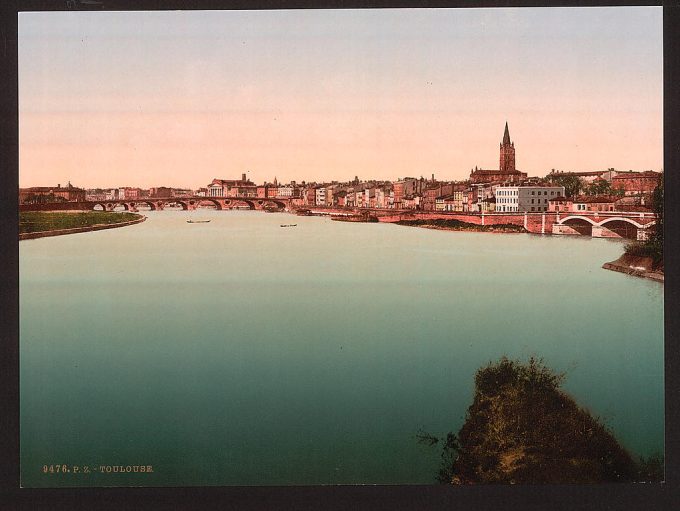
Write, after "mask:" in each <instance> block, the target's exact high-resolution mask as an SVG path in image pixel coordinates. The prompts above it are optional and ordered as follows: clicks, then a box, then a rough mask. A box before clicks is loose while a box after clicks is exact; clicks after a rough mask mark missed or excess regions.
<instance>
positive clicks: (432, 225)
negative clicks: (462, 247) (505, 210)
mask: <svg viewBox="0 0 680 511" xmlns="http://www.w3.org/2000/svg"><path fill="white" fill-rule="evenodd" d="M395 223H396V224H398V225H408V226H412V227H426V228H428V229H441V230H447V231H479V232H526V229H524V227H522V226H521V225H514V224H498V225H477V224H471V223H468V222H462V221H460V220H455V219H443V218H438V219H427V220H400V221H399V222H395Z"/></svg>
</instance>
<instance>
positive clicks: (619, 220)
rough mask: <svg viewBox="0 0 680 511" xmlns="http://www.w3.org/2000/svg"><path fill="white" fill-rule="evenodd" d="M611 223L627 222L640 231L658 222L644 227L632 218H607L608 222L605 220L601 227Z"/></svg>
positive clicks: (652, 222)
mask: <svg viewBox="0 0 680 511" xmlns="http://www.w3.org/2000/svg"><path fill="white" fill-rule="evenodd" d="M610 222H626V223H629V224H632V225H634V226H635V227H637V228H638V229H644V228H646V227H650V226H652V225H655V224H656V222H655V221H654V220H652V221H651V222H649V223H647V224H644V225H643V224H640V223H638V222H636V221H635V220H633V219H632V218H624V217H620V216H616V217H611V218H607V219H606V220H603V221H602V222H600V224H599V225H602V226H604V225H605V224H607V223H610Z"/></svg>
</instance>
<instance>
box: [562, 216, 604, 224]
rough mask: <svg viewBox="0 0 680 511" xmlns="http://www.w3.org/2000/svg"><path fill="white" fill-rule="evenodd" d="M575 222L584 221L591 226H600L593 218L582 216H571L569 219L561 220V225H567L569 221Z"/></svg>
mask: <svg viewBox="0 0 680 511" xmlns="http://www.w3.org/2000/svg"><path fill="white" fill-rule="evenodd" d="M573 220H582V221H584V222H587V223H589V224H590V225H598V223H597V222H595V221H594V220H593V219H592V218H589V217H587V216H581V215H569V216H567V217H564V218H561V219H560V221H559V223H560V224H565V223H567V222H569V221H573Z"/></svg>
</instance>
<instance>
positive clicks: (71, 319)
mask: <svg viewBox="0 0 680 511" xmlns="http://www.w3.org/2000/svg"><path fill="white" fill-rule="evenodd" d="M145 214H146V215H147V216H148V217H149V218H148V220H147V221H146V222H143V223H141V224H138V225H135V226H131V227H124V228H120V229H111V230H105V231H98V232H91V233H84V234H75V235H69V236H60V237H54V238H43V239H37V240H29V241H22V242H21V243H20V247H19V252H20V411H21V439H20V440H21V478H22V485H23V486H25V487H43V486H47V487H54V486H126V485H134V486H145V485H151V486H172V485H178V486H179V485H181V486H192V485H288V484H298V485H308V484H355V483H377V484H411V483H418V484H423V483H425V484H429V483H434V482H435V476H436V472H437V468H438V465H439V454H440V450H439V448H437V447H427V446H425V445H421V444H419V443H418V442H417V441H416V439H415V435H416V434H417V432H418V431H419V430H420V429H422V430H425V431H427V432H430V433H433V434H444V433H446V432H447V431H457V430H458V429H459V428H460V426H461V425H462V423H463V420H464V417H465V412H466V409H467V407H468V406H469V405H470V404H471V403H472V394H473V388H474V387H473V386H474V374H475V371H476V370H477V369H478V368H479V367H480V366H482V365H485V364H486V363H488V362H489V361H492V360H497V359H499V358H500V357H501V356H503V355H507V356H509V357H512V358H523V359H527V358H528V357H529V356H532V355H534V356H538V357H542V358H543V359H544V360H545V363H546V364H547V365H548V366H550V367H551V368H553V369H555V370H558V371H566V372H567V378H566V381H565V383H564V389H565V390H566V391H567V392H568V393H569V394H570V395H572V396H573V397H574V398H575V399H576V400H577V401H578V402H579V403H580V404H581V405H582V406H584V407H586V408H587V409H588V410H590V411H591V412H592V413H593V414H595V415H597V416H600V417H601V418H602V419H603V421H604V422H605V423H606V424H607V425H608V426H609V427H610V428H611V429H612V431H613V432H614V434H615V435H616V437H617V438H618V439H619V440H620V441H621V443H622V444H623V445H624V446H625V447H627V448H628V449H629V450H630V451H631V452H632V453H633V454H635V455H638V454H640V455H650V454H653V453H663V448H664V439H663V434H664V394H663V392H664V391H663V367H664V366H663V364H664V359H663V354H664V352H663V285H661V284H659V283H657V282H653V281H648V280H644V279H639V278H634V277H630V276H627V275H623V274H620V273H615V272H611V271H606V270H603V269H601V266H602V264H603V263H604V262H606V261H611V260H613V259H616V258H617V257H618V256H619V255H620V254H621V253H622V250H623V244H622V243H621V242H620V241H612V240H605V239H591V238H571V237H569V238H567V237H551V236H537V235H530V234H488V233H475V232H447V231H437V230H429V229H419V228H413V227H404V226H398V225H391V224H361V223H345V222H334V221H331V220H330V219H327V218H319V217H295V216H292V215H288V214H266V213H261V212H251V211H230V212H226V211H215V210H199V211H196V212H182V211H162V212H145ZM188 218H194V219H211V222H210V223H200V224H188V223H186V221H185V220H186V219H188ZM280 224H297V226H296V227H288V228H281V227H280ZM53 464H66V465H67V466H69V467H71V466H73V465H77V466H79V467H83V466H88V467H90V473H89V474H83V473H82V472H80V473H77V474H76V473H73V472H69V473H64V474H60V473H50V472H49V471H48V472H47V473H44V467H45V466H47V467H49V465H53ZM114 465H122V466H127V465H131V466H132V465H134V466H139V465H143V466H152V470H153V472H145V473H122V474H121V473H113V472H111V473H106V471H105V469H104V473H100V472H99V471H95V470H99V469H100V467H105V466H114ZM93 467H94V470H93ZM48 470H49V469H48Z"/></svg>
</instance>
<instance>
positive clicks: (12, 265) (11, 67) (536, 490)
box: [0, 0, 680, 510]
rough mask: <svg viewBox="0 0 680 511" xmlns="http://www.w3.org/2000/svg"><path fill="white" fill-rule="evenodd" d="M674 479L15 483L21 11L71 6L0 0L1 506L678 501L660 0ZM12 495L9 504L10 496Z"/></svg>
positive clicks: (672, 231) (174, 2)
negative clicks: (462, 483) (223, 484)
mask: <svg viewBox="0 0 680 511" xmlns="http://www.w3.org/2000/svg"><path fill="white" fill-rule="evenodd" d="M101 1H102V3H103V10H172V9H187V10H194V9H219V10H222V9H283V8H289V9H290V8H296V9H297V8H343V9H344V8H379V7H463V8H464V7H537V6H541V7H544V6H548V5H549V6H551V7H557V6H623V5H625V6H631V5H660V2H630V1H619V2H611V1H599V2H592V1H583V0H581V1H578V0H576V1H565V0H558V1H556V2H547V1H545V0H544V1H536V0H534V1H531V0H529V1H527V0H524V1H512V0H506V1H501V0H496V1H493V0H481V1H474V0H468V1H465V0H344V1H343V0H231V1H217V0H101ZM663 7H664V11H663V30H664V34H663V40H664V170H665V184H666V200H665V207H666V209H665V215H666V217H667V220H666V227H665V228H666V233H665V239H666V249H665V268H666V284H664V285H665V289H664V294H665V399H666V405H665V409H666V442H665V447H666V451H665V460H666V481H665V483H662V484H610V485H588V486H556V485H544V486H533V485H523V486H466V487H448V486H438V485H431V486H429V485H425V486H420V485H415V486H373V485H365V486H293V487H187V488H184V487H178V488H77V489H76V488H68V489H21V488H19V447H18V438H19V401H18V400H19V375H18V368H19V349H18V347H19V335H18V328H19V327H18V324H19V321H18V313H19V307H18V302H19V300H18V278H19V275H18V259H19V256H18V246H19V245H18V196H17V189H18V164H19V151H18V122H19V118H18V86H17V65H18V60H17V59H18V54H17V28H18V16H17V13H18V12H21V11H53V10H66V0H9V1H7V0H5V2H3V4H2V6H0V62H2V65H1V66H0V69H1V70H2V72H0V105H1V109H0V112H1V114H0V272H1V273H0V509H2V508H4V507H5V506H7V508H8V509H24V508H26V509H43V508H45V509H48V508H49V509H81V508H83V509H97V510H99V509H116V510H120V509H138V508H141V509H157V508H158V509H180V508H182V509H183V508H190V509H203V508H211V507H217V506H219V507H224V508H227V509H239V510H241V509H314V510H317V509H391V510H399V509H453V508H458V509H460V508H462V509H479V510H483V509H493V510H496V509H537V510H538V509H540V510H545V509H569V510H576V509H589V510H590V509H654V510H656V509H674V508H675V509H678V508H680V492H679V491H678V482H679V481H680V466H679V463H678V460H679V445H680V434H679V427H678V421H679V420H680V416H679V414H678V401H679V397H680V370H679V369H678V366H679V365H680V350H679V349H678V341H679V339H678V323H679V321H680V315H679V314H678V313H677V311H678V310H680V307H679V303H678V294H679V287H678V282H677V280H678V271H677V268H678V264H677V263H678V258H679V254H678V250H679V243H678V236H677V231H678V229H677V221H678V210H679V209H680V203H679V202H678V198H679V197H678V191H679V190H680V170H679V169H680V151H679V150H680V137H679V135H680V94H679V92H680V68H679V66H678V61H679V60H680V38H679V37H678V35H677V33H676V30H678V29H680V0H675V1H673V2H664V5H663ZM3 504H4V505H3Z"/></svg>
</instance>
